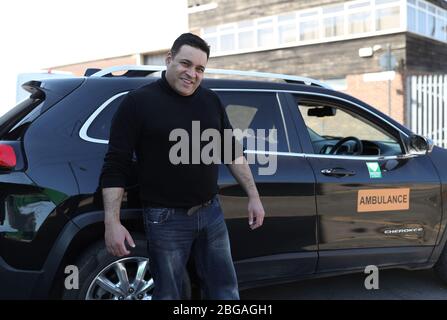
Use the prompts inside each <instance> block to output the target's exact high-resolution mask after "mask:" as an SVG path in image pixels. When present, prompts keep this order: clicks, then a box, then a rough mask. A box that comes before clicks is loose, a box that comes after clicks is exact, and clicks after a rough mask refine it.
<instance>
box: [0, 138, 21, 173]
mask: <svg viewBox="0 0 447 320" xmlns="http://www.w3.org/2000/svg"><path fill="white" fill-rule="evenodd" d="M16 164H17V157H16V153H15V151H14V148H13V147H11V146H10V145H7V144H0V168H3V169H13V168H14V167H15V166H16Z"/></svg>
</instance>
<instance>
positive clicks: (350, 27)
mask: <svg viewBox="0 0 447 320" xmlns="http://www.w3.org/2000/svg"><path fill="white" fill-rule="evenodd" d="M405 6H406V10H404V9H405ZM405 12H406V13H407V16H406V17H405V16H404V13H405ZM405 20H406V21H407V25H406V26H404V21H405ZM401 30H402V31H405V30H408V31H411V32H414V33H418V34H420V35H423V36H426V37H430V38H432V39H437V40H439V41H444V42H447V10H445V9H443V8H441V7H438V6H435V5H433V4H431V3H429V2H427V1H426V0H355V1H349V2H344V3H337V4H333V5H326V6H321V7H317V8H311V9H305V10H299V11H293V12H287V13H284V14H280V15H277V16H269V17H264V18H259V19H252V20H244V21H240V22H237V23H230V24H225V25H221V26H213V27H207V28H204V29H202V37H203V38H204V39H205V40H206V41H207V42H208V43H209V44H210V45H211V47H212V48H213V51H212V54H213V55H216V54H233V53H237V51H238V50H241V51H249V50H260V49H261V50H262V49H266V48H269V49H270V48H274V47H282V46H285V45H288V46H292V45H299V44H300V42H307V41H318V40H320V39H333V40H336V39H337V40H338V39H340V38H341V39H344V38H358V37H362V36H371V35H374V34H376V33H377V34H384V33H387V32H389V33H392V32H396V31H401Z"/></svg>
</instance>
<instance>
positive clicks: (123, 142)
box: [100, 94, 140, 188]
mask: <svg viewBox="0 0 447 320" xmlns="http://www.w3.org/2000/svg"><path fill="white" fill-rule="evenodd" d="M139 131H140V121H139V117H138V115H137V109H136V104H135V101H134V99H133V98H132V97H131V96H130V95H129V94H127V96H126V97H125V98H124V100H123V101H122V102H121V104H120V106H119V107H118V110H117V111H116V113H115V115H114V116H113V118H112V125H111V127H110V135H109V147H108V150H107V153H106V155H105V158H104V164H103V167H102V171H101V178H100V186H101V188H111V187H122V188H124V187H125V186H126V184H127V183H126V182H127V181H128V180H129V178H130V174H131V170H132V168H131V165H132V157H133V154H134V150H135V146H136V143H137V139H138V136H139Z"/></svg>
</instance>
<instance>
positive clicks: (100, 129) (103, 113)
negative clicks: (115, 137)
mask: <svg viewBox="0 0 447 320" xmlns="http://www.w3.org/2000/svg"><path fill="white" fill-rule="evenodd" d="M126 93H127V92H123V93H120V94H117V95H115V96H113V97H111V98H110V99H109V100H108V101H106V102H105V103H104V104H103V105H101V106H100V107H99V109H101V108H102V110H100V112H99V114H98V115H97V116H96V117H95V119H94V120H93V122H92V123H91V125H90V126H89V128H88V130H87V135H88V136H89V137H90V138H93V139H100V140H109V134H110V126H111V125H112V118H113V115H114V114H115V112H116V111H117V110H118V107H119V105H120V104H121V102H122V101H123V100H124V97H125V96H126ZM99 109H98V110H99Z"/></svg>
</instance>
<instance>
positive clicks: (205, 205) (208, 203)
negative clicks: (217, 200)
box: [186, 199, 213, 216]
mask: <svg viewBox="0 0 447 320" xmlns="http://www.w3.org/2000/svg"><path fill="white" fill-rule="evenodd" d="M211 203H213V199H211V200H208V201H207V202H204V203H201V204H198V205H196V206H194V207H191V208H189V209H188V211H186V214H187V215H188V216H192V215H193V214H194V213H196V212H197V211H198V210H199V209H200V208H205V207H208V206H209V205H210V204H211Z"/></svg>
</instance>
